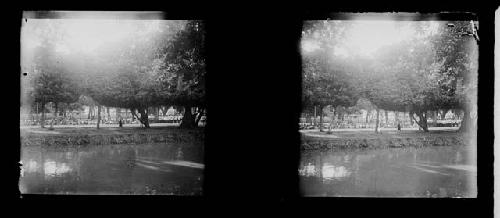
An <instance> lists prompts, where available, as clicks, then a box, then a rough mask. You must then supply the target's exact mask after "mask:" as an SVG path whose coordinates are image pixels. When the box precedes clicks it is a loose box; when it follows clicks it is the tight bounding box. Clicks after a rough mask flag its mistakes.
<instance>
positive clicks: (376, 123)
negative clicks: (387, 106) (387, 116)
mask: <svg viewBox="0 0 500 218" xmlns="http://www.w3.org/2000/svg"><path fill="white" fill-rule="evenodd" d="M379 117H380V110H379V109H378V108H377V120H376V121H375V133H378V132H379V129H378V124H379V120H380V119H379Z"/></svg>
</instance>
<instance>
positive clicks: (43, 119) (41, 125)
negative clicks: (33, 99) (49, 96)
mask: <svg viewBox="0 0 500 218" xmlns="http://www.w3.org/2000/svg"><path fill="white" fill-rule="evenodd" d="M40 127H42V128H45V102H42V118H41V120H40Z"/></svg>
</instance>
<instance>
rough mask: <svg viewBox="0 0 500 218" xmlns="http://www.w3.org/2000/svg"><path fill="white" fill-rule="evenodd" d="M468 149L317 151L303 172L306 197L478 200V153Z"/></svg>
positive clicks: (306, 161)
mask: <svg viewBox="0 0 500 218" xmlns="http://www.w3.org/2000/svg"><path fill="white" fill-rule="evenodd" d="M470 154H471V151H470V149H466V148H465V147H428V148H395V149H386V150H365V151H350V152H339V151H335V152H333V151H323V152H320V151H314V152H305V153H303V154H302V160H301V165H300V168H299V175H300V178H301V179H300V183H301V191H302V193H303V194H304V195H305V196H372V197H398V196H400V197H476V196H477V187H476V185H477V179H476V178H477V169H476V158H475V154H473V155H470Z"/></svg>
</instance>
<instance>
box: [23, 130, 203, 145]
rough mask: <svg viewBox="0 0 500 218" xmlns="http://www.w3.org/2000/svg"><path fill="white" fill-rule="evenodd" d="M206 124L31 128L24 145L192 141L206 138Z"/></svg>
mask: <svg viewBox="0 0 500 218" xmlns="http://www.w3.org/2000/svg"><path fill="white" fill-rule="evenodd" d="M204 136H205V135H204V128H196V129H179V128H178V127H156V128H149V129H145V128H140V127H128V128H100V129H96V128H55V129H54V130H48V129H47V128H44V129H42V128H30V129H21V145H22V146H50V147H60V146H91V145H110V144H149V143H167V144H169V143H176V144H179V143H189V144H201V145H203V142H204V138H205V137H204Z"/></svg>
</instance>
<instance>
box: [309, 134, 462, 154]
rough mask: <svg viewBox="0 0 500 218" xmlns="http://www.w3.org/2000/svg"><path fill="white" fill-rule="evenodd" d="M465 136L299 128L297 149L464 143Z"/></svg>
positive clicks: (460, 144) (397, 146)
mask: <svg viewBox="0 0 500 218" xmlns="http://www.w3.org/2000/svg"><path fill="white" fill-rule="evenodd" d="M468 139H469V138H468V136H467V135H466V134H464V133H460V132H457V131H456V130H453V129H449V130H434V131H430V132H427V133H425V132H422V131H416V130H407V131H401V132H398V131H384V132H382V133H378V134H376V133H374V132H373V131H335V132H332V133H330V134H328V133H326V132H319V131H301V146H300V148H301V150H332V149H333V150H335V149H339V150H348V149H383V148H402V147H427V146H465V145H468V144H469V140H468Z"/></svg>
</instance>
